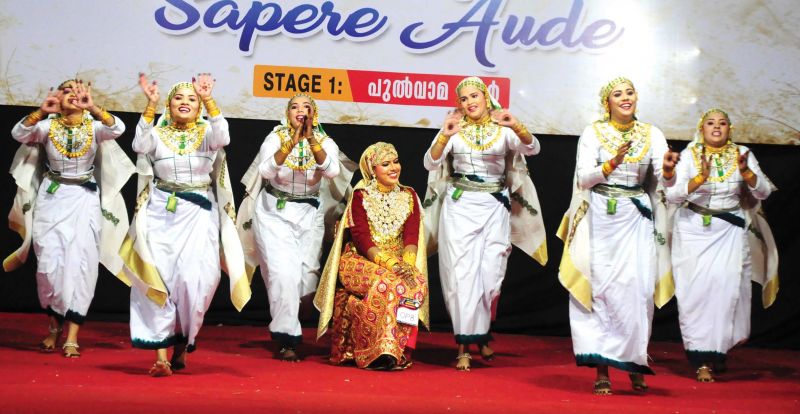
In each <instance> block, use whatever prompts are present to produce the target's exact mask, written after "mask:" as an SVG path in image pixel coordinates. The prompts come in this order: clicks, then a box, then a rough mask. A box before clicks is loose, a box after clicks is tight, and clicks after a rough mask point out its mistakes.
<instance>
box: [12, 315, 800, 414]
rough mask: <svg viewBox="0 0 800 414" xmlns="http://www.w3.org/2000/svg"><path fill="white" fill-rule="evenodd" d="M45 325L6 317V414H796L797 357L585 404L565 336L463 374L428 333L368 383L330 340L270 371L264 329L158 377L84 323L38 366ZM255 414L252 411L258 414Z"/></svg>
mask: <svg viewBox="0 0 800 414" xmlns="http://www.w3.org/2000/svg"><path fill="white" fill-rule="evenodd" d="M43 333H46V317H45V316H44V315H34V314H10V313H0V413H3V414H9V413H57V414H60V413H70V414H73V413H75V414H78V413H79V414H85V413H94V412H97V413H100V412H102V413H113V414H121V413H139V414H145V413H146V414H150V413H178V412H191V413H193V414H202V413H237V412H244V411H245V410H247V412H267V410H268V411H269V412H295V413H318V412H319V413H322V412H324V413H340V412H350V413H360V412H363V413H374V412H395V413H397V412H400V413H414V414H421V413H444V412H456V413H457V412H463V413H484V412H498V413H500V412H502V413H508V412H520V413H532V412H559V413H571V412H582V413H585V412H592V413H599V412H615V413H616V412H636V413H642V412H647V413H648V414H650V413H714V412H721V413H750V412H759V413H798V412H800V402H799V401H798V400H799V399H800V352H797V351H783V350H764V349H749V348H742V349H738V350H735V351H733V352H732V353H731V355H730V356H729V364H728V365H729V370H728V372H727V373H725V374H721V375H719V376H718V379H717V382H716V383H712V384H700V383H698V382H696V381H695V380H694V379H693V372H692V371H691V369H690V368H689V366H688V364H687V362H686V360H685V358H684V355H683V350H682V348H681V346H680V344H675V343H653V344H651V346H650V352H651V356H652V358H653V360H654V361H653V363H652V364H651V366H652V367H653V368H654V370H655V371H656V373H657V375H656V376H654V377H648V382H649V385H650V391H649V392H647V393H645V394H638V393H635V392H633V391H631V389H630V383H629V381H628V379H627V375H625V374H624V373H622V372H619V371H614V372H612V374H611V379H612V382H613V383H614V392H615V395H613V396H609V397H597V396H593V395H592V394H591V388H592V380H593V377H594V376H593V371H592V370H590V369H588V368H578V367H576V366H575V363H574V360H573V357H572V353H571V344H570V340H569V338H552V337H532V336H521V335H495V337H496V341H495V342H494V348H495V350H496V352H497V355H498V358H496V359H495V360H494V361H492V362H490V363H484V362H482V361H480V359H479V358H476V360H475V361H474V362H473V369H472V371H471V372H468V373H464V372H457V371H456V370H455V369H454V366H455V360H454V357H455V344H454V343H453V340H452V336H451V335H449V334H447V333H421V334H420V338H419V341H420V343H419V345H420V346H419V349H418V350H417V352H416V353H415V364H414V366H413V367H412V368H411V369H409V370H407V371H403V372H370V371H364V370H359V369H356V368H353V367H335V366H330V365H328V364H327V363H326V362H325V355H326V354H327V347H328V341H327V338H323V340H322V341H321V342H320V343H314V342H313V331H312V330H310V329H308V330H306V331H305V332H304V335H305V340H306V341H308V344H306V345H303V347H301V348H300V351H301V353H303V354H305V355H306V359H305V360H304V361H302V362H300V363H297V364H291V363H284V362H280V361H278V360H275V359H273V357H272V355H273V352H274V350H275V346H274V345H273V344H272V343H271V342H268V341H267V340H266V339H265V337H266V335H267V333H266V328H264V327H252V326H206V327H204V328H203V331H202V332H201V334H200V339H199V342H198V350H197V351H196V352H195V353H193V354H190V355H189V358H188V361H187V362H188V366H187V369H186V370H185V371H181V372H180V373H177V374H175V375H173V376H172V377H167V378H151V377H149V376H148V375H147V369H148V368H149V366H150V365H151V364H152V363H153V360H154V352H152V351H142V350H136V349H132V348H131V345H130V339H129V333H128V326H127V324H124V323H110V322H88V323H87V324H86V325H85V326H84V328H83V330H82V335H81V349H80V350H81V352H82V354H83V356H82V357H81V358H79V359H66V358H63V357H61V356H60V354H58V353H56V354H41V353H39V352H37V350H36V349H37V347H36V344H38V342H39V341H40V340H41V339H42V338H43V337H44V335H43ZM253 409H256V411H252V410H253Z"/></svg>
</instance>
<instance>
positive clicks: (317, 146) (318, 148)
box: [311, 143, 322, 152]
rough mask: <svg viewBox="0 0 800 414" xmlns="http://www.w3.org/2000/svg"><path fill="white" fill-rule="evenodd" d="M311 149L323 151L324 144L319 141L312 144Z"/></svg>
mask: <svg viewBox="0 0 800 414" xmlns="http://www.w3.org/2000/svg"><path fill="white" fill-rule="evenodd" d="M311 151H314V152H320V151H322V145H320V144H318V143H314V144H311Z"/></svg>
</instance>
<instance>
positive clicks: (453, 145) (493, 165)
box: [423, 126, 541, 182]
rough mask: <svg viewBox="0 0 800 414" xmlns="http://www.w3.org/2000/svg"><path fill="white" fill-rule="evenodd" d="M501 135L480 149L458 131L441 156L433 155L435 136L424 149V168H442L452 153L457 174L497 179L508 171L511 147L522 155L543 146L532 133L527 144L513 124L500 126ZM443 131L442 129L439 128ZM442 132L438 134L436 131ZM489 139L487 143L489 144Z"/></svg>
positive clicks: (488, 179) (538, 149) (530, 153)
mask: <svg viewBox="0 0 800 414" xmlns="http://www.w3.org/2000/svg"><path fill="white" fill-rule="evenodd" d="M500 128H501V131H500V137H499V139H497V140H495V141H494V142H493V143H491V145H489V146H488V147H487V148H485V149H482V150H479V149H476V148H474V147H473V146H472V145H474V144H472V143H471V142H470V143H468V142H467V141H466V140H467V138H466V137H464V136H463V135H462V133H461V132H458V133H456V134H454V135H453V136H451V137H450V140H449V141H448V142H447V145H445V147H444V149H443V150H442V155H441V156H440V157H439V159H438V160H434V159H433V157H432V156H431V150H432V149H433V146H434V145H436V139H434V140H433V143H431V146H430V148H428V151H427V152H425V158H424V159H423V164H424V165H425V169H427V170H428V171H433V170H435V169H437V168H439V167H440V166H441V165H442V163H443V162H444V160H445V159H446V158H447V155H448V154H452V156H453V170H454V172H455V173H457V174H465V175H477V176H479V177H480V178H482V179H484V180H485V181H487V182H492V181H494V182H497V181H500V180H502V179H503V175H504V174H505V171H506V154H507V153H508V151H517V152H519V153H520V154H522V155H536V154H538V153H539V151H540V150H541V147H540V145H539V140H538V139H536V137H535V136H533V141H531V143H530V144H525V143H523V142H522V140H520V139H519V137H518V136H517V134H516V133H514V131H513V130H512V129H511V128H508V127H504V126H501V127H500ZM440 133H441V132H440ZM436 136H437V137H438V136H439V135H438V134H437V135H436ZM488 144H489V143H487V145H488Z"/></svg>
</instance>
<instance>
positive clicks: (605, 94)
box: [600, 76, 636, 120]
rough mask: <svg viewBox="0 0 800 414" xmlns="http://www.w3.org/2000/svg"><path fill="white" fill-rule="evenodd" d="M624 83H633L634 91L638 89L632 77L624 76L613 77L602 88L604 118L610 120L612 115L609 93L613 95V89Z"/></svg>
mask: <svg viewBox="0 0 800 414" xmlns="http://www.w3.org/2000/svg"><path fill="white" fill-rule="evenodd" d="M623 83H627V84H628V85H631V88H633V90H634V91H635V90H636V87H635V86H633V82H631V80H630V79H628V78H626V77H623V76H620V77H618V78H614V79H611V80H610V81H609V82H608V83H606V84H605V86H603V87H602V88H600V106H601V107H602V108H603V111H604V115H603V117H604V118H603V119H605V120H608V119H609V118H610V117H611V115H610V113H609V109H608V95H611V91H613V90H614V88H616V87H617V85H621V84H623Z"/></svg>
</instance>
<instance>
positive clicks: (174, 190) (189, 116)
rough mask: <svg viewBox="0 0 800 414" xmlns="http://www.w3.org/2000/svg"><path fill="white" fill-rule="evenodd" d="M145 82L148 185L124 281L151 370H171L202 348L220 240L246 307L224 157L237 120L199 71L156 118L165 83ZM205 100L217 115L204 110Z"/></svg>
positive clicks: (126, 254)
mask: <svg viewBox="0 0 800 414" xmlns="http://www.w3.org/2000/svg"><path fill="white" fill-rule="evenodd" d="M139 84H140V86H141V87H142V90H143V91H144V93H145V95H146V96H147V99H148V104H147V108H146V109H145V111H144V113H143V114H142V117H141V119H140V120H139V123H138V125H137V127H136V136H135V137H134V139H133V150H134V151H136V152H137V153H139V160H138V162H137V167H138V172H139V187H140V192H139V197H138V199H137V206H136V207H137V213H136V217H135V218H134V223H133V224H132V225H131V232H130V233H129V235H128V238H126V240H125V243H124V244H123V246H122V249H121V252H120V253H121V255H122V257H123V259H124V260H125V270H126V272H125V279H123V281H125V282H127V283H128V284H132V285H133V289H131V315H130V327H131V339H132V341H133V346H134V347H137V348H143V349H153V350H156V362H155V364H154V365H153V367H152V368H151V369H150V374H151V375H153V376H167V375H171V374H172V370H178V369H182V368H184V367H185V365H186V353H187V352H192V351H193V350H194V348H195V340H196V337H197V334H198V332H199V330H200V327H201V326H202V324H203V318H204V316H205V312H206V310H208V306H209V305H210V304H211V299H212V298H213V296H214V291H215V290H216V288H217V285H218V284H219V281H220V268H221V266H220V244H222V253H223V255H224V263H225V264H226V265H227V269H226V272H227V273H228V276H229V277H230V280H231V299H232V301H233V303H234V305H235V306H236V307H237V309H240V310H241V307H242V306H244V303H245V302H247V300H248V299H249V297H250V286H249V280H248V278H247V276H246V274H245V270H244V258H243V256H242V250H241V245H240V244H239V239H238V236H237V234H236V229H235V224H234V220H235V211H234V205H233V197H232V194H231V191H230V188H231V186H230V180H229V178H228V174H227V171H226V166H225V155H224V151H223V147H224V146H225V145H228V143H229V142H230V135H229V133H228V122H227V121H226V120H225V118H223V116H222V115H221V114H220V111H219V109H218V108H217V106H216V103H215V102H214V99H213V98H212V97H211V91H212V89H213V87H214V79H213V78H212V77H211V75H209V74H200V75H198V76H197V78H196V79H195V78H192V83H188V82H182V83H178V84H176V85H175V86H173V87H172V89H171V90H170V92H169V95H168V96H167V100H166V107H165V112H164V114H162V116H161V118H160V119H159V120H158V122H157V123H156V126H154V125H153V118H154V117H155V109H156V106H157V104H158V100H159V91H158V86H157V85H156V83H155V82H152V83H148V81H147V79H146V78H145V76H144V75H143V74H142V75H140V77H139ZM201 102H202V104H203V105H204V106H205V108H206V110H207V111H208V120H205V119H203V118H202V117H201V108H200V104H201ZM220 242H221V243H220ZM169 346H173V347H174V351H173V354H172V358H171V360H170V361H168V360H167V348H168V347H169Z"/></svg>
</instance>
